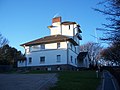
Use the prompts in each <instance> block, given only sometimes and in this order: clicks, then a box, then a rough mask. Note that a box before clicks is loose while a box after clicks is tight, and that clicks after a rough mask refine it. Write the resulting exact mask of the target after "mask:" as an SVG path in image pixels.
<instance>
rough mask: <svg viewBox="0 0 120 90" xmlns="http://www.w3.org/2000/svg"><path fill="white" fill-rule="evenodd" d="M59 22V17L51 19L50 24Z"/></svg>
mask: <svg viewBox="0 0 120 90" xmlns="http://www.w3.org/2000/svg"><path fill="white" fill-rule="evenodd" d="M56 22H61V17H55V18H53V19H52V23H56Z"/></svg>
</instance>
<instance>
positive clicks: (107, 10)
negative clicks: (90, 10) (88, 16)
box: [94, 0, 120, 61]
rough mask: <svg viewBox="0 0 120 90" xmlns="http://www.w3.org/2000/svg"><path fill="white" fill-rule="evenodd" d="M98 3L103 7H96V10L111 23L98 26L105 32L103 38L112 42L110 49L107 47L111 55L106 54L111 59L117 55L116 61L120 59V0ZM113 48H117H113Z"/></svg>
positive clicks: (102, 0)
mask: <svg viewBox="0 0 120 90" xmlns="http://www.w3.org/2000/svg"><path fill="white" fill-rule="evenodd" d="M98 5H99V6H102V7H101V8H97V9H96V8H94V10H96V11H98V12H101V13H102V14H103V15H105V16H106V20H107V21H109V23H105V24H103V28H97V29H98V30H102V31H104V33H105V37H102V38H101V40H103V41H106V42H110V46H109V49H107V50H109V52H107V53H109V54H111V56H109V55H107V54H106V56H109V57H107V58H109V59H111V58H110V57H112V59H113V57H116V61H120V59H119V56H120V53H119V51H120V0H101V2H99V4H98ZM113 48H116V49H114V50H113ZM104 55H105V54H104ZM114 59H115V58H114Z"/></svg>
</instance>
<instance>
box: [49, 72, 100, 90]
mask: <svg viewBox="0 0 120 90" xmlns="http://www.w3.org/2000/svg"><path fill="white" fill-rule="evenodd" d="M58 79H59V81H58V82H57V84H56V86H55V87H52V88H50V90H96V88H97V86H98V85H99V82H100V79H98V78H97V77H96V73H95V71H79V72H75V71H73V72H60V73H59V77H58Z"/></svg>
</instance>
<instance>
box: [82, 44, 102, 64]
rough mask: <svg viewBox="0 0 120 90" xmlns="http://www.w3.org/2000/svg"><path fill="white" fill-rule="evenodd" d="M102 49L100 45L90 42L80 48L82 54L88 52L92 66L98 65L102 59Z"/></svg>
mask: <svg viewBox="0 0 120 90" xmlns="http://www.w3.org/2000/svg"><path fill="white" fill-rule="evenodd" d="M101 50H102V47H101V45H100V44H99V43H94V42H88V43H86V44H83V45H81V46H80V51H81V52H88V53H87V54H88V58H89V61H90V63H91V64H92V65H96V64H97V61H98V60H99V59H100V52H101Z"/></svg>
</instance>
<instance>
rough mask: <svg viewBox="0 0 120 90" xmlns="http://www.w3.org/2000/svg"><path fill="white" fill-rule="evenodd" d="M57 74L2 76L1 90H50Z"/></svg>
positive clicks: (0, 79)
mask: <svg viewBox="0 0 120 90" xmlns="http://www.w3.org/2000/svg"><path fill="white" fill-rule="evenodd" d="M56 81H57V77H56V74H0V90H48V88H49V87H50V86H53V85H54V84H55V83H56Z"/></svg>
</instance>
